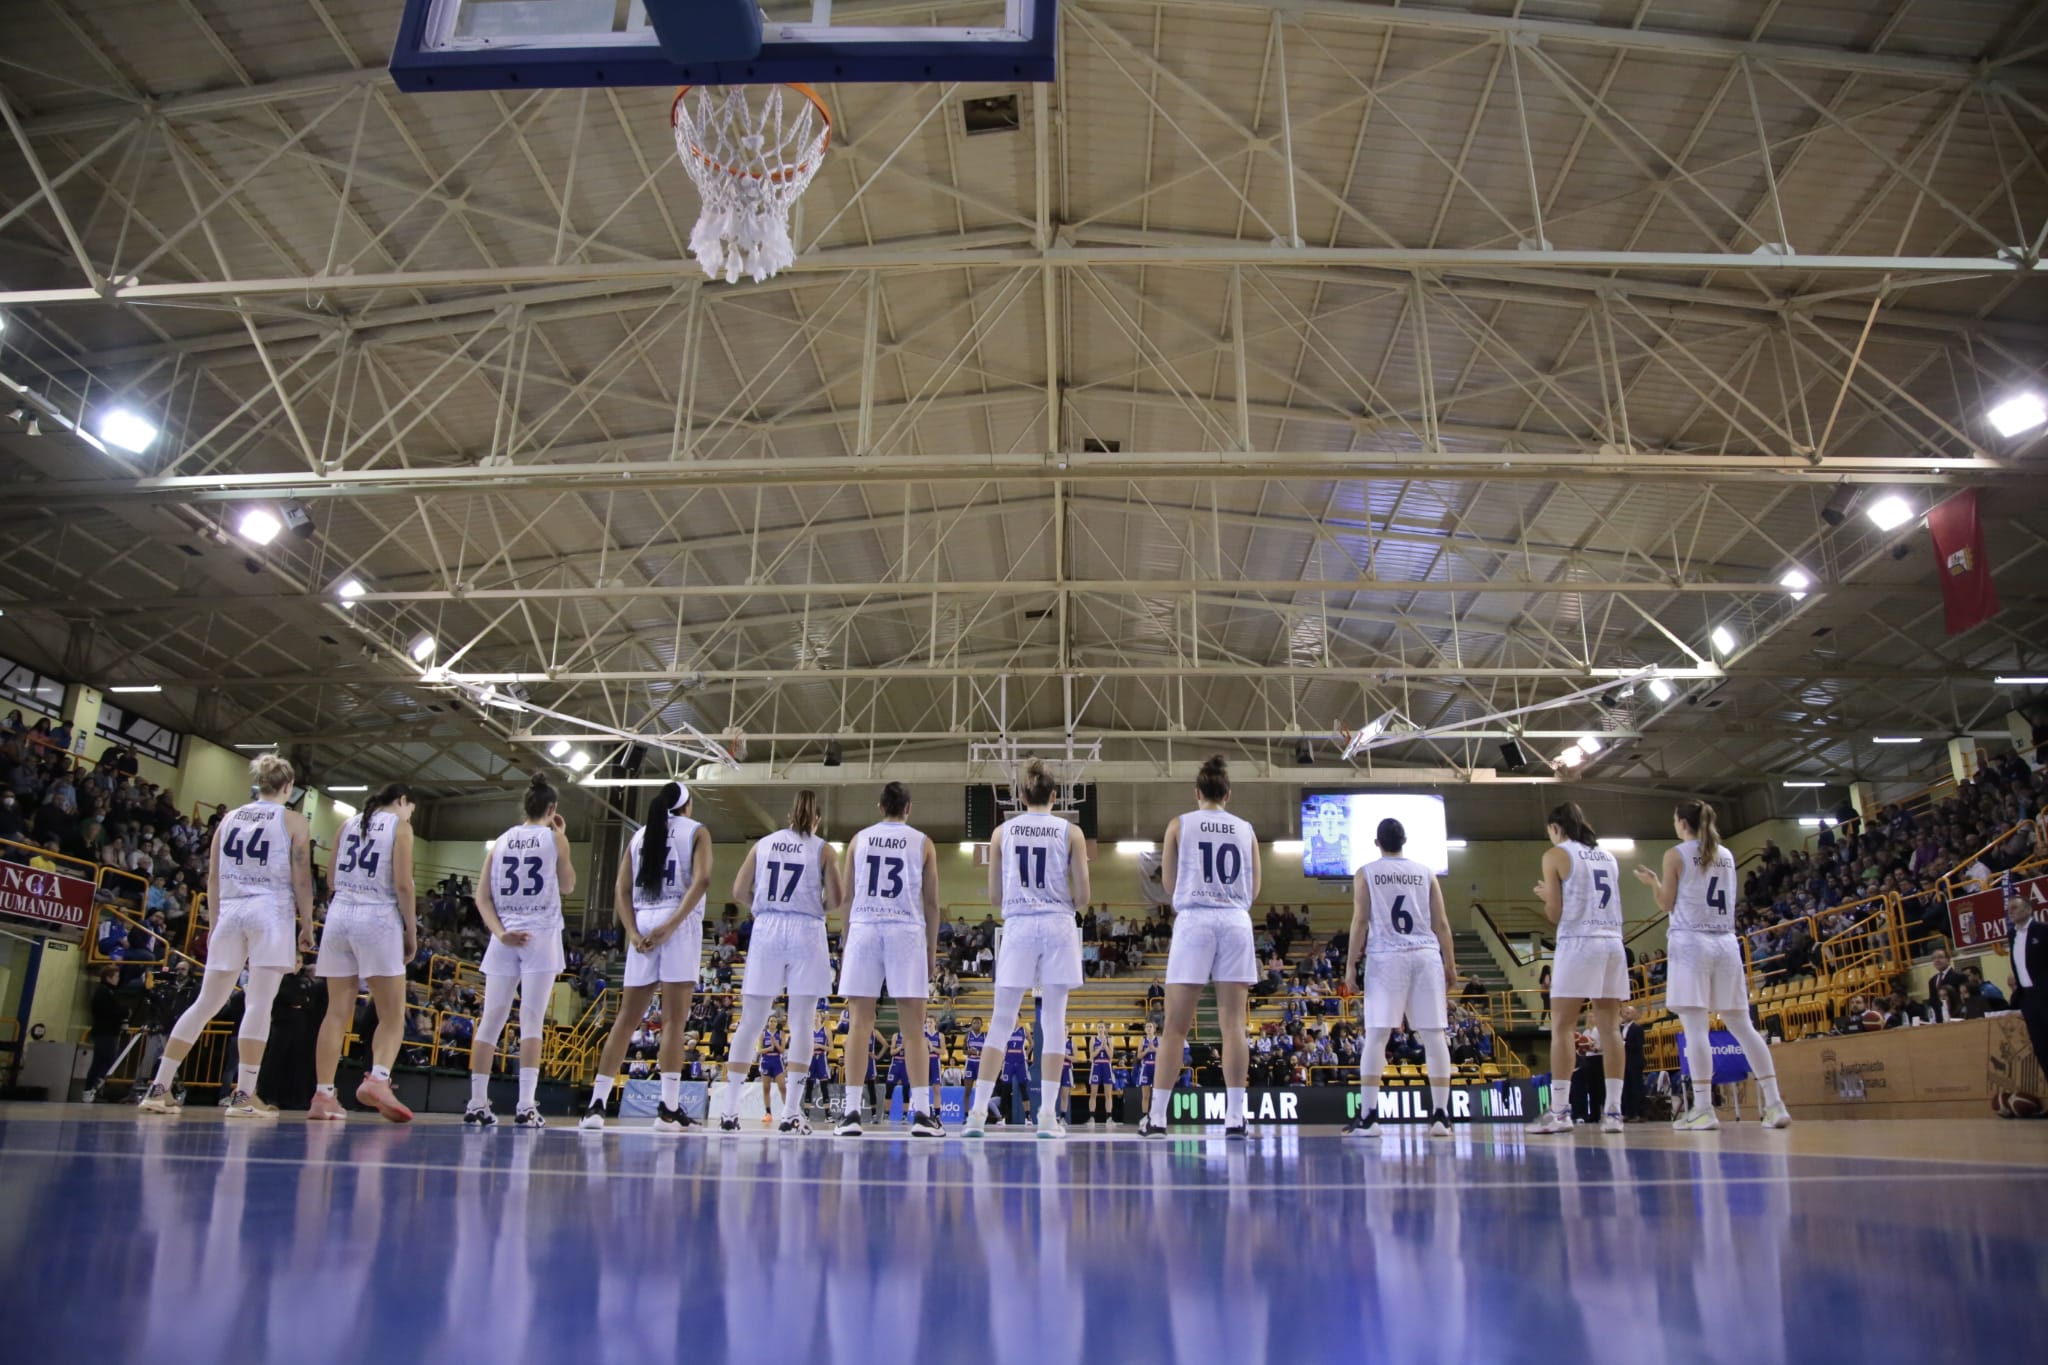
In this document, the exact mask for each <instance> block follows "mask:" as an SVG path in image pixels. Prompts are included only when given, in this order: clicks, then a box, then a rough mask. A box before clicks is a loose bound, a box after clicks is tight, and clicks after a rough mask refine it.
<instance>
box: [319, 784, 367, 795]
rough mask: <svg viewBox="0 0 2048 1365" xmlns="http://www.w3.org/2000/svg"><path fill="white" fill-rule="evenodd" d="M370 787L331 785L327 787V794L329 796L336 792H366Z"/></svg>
mask: <svg viewBox="0 0 2048 1365" xmlns="http://www.w3.org/2000/svg"><path fill="white" fill-rule="evenodd" d="M369 789H370V788H369V787H368V786H367V785H363V786H357V787H329V788H328V789H327V794H328V795H329V796H332V795H334V793H336V792H366V791H368V790H369Z"/></svg>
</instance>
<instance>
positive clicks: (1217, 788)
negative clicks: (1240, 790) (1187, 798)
mask: <svg viewBox="0 0 2048 1365" xmlns="http://www.w3.org/2000/svg"><path fill="white" fill-rule="evenodd" d="M1195 790H1196V791H1197V792H1199V793H1200V794H1201V797H1202V799H1203V800H1204V801H1228V800H1229V799H1230V765H1229V764H1228V763H1226V762H1224V761H1223V755H1222V754H1211V755H1210V756H1209V761H1208V762H1206V763H1204V764H1203V765H1202V771H1200V772H1198V773H1196V774H1195Z"/></svg>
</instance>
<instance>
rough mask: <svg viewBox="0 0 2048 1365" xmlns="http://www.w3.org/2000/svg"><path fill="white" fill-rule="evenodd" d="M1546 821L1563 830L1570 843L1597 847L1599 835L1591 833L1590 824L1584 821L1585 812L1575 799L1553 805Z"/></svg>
mask: <svg viewBox="0 0 2048 1365" xmlns="http://www.w3.org/2000/svg"><path fill="white" fill-rule="evenodd" d="M1546 823H1548V824H1552V825H1556V826H1557V827H1558V828H1559V829H1561V830H1563V831H1564V837H1565V838H1566V839H1569V840H1570V841H1571V842H1572V843H1575V844H1584V845H1585V846H1586V847H1587V848H1597V847H1599V844H1600V840H1599V837H1598V836H1597V835H1595V834H1594V833H1593V827H1592V825H1590V824H1588V823H1587V822H1586V813H1585V812H1584V811H1582V810H1580V809H1579V803H1578V802H1576V801H1566V802H1565V803H1564V804H1562V805H1559V806H1555V807H1553V808H1552V809H1551V812H1550V814H1549V816H1548V817H1547V819H1546Z"/></svg>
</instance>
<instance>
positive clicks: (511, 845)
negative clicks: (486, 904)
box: [483, 825, 562, 930]
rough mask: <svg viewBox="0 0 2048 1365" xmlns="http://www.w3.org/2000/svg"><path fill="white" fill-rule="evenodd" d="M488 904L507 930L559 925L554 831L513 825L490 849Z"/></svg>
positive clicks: (559, 912)
mask: <svg viewBox="0 0 2048 1365" xmlns="http://www.w3.org/2000/svg"><path fill="white" fill-rule="evenodd" d="M483 875H484V876H485V877H486V878H488V879H489V880H490V884H491V903H492V904H493V905H495V906H496V907H497V910H498V918H499V919H500V920H502V921H503V922H504V924H505V927H506V928H507V929H521V930H533V929H550V928H559V927H560V925H561V923H562V883H561V881H560V879H559V878H558V877H557V875H556V869H555V832H554V830H552V829H550V828H548V826H546V825H514V826H512V828H510V829H508V830H506V831H505V832H504V833H503V834H500V835H499V836H498V841H497V843H496V844H494V845H493V846H492V848H491V865H490V866H489V867H487V868H485V869H484V870H483Z"/></svg>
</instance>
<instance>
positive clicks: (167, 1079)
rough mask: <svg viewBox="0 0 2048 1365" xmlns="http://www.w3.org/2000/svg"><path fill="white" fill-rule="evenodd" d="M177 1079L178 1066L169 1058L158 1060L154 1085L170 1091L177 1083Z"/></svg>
mask: <svg viewBox="0 0 2048 1365" xmlns="http://www.w3.org/2000/svg"><path fill="white" fill-rule="evenodd" d="M177 1079H178V1064H177V1063H176V1062H174V1061H172V1060H171V1059H170V1058H169V1057H160V1058H158V1059H157V1064H156V1080H155V1081H154V1082H153V1084H155V1085H160V1086H162V1087H163V1088H164V1089H166V1090H169V1089H170V1088H171V1085H172V1083H173V1082H175V1081H176V1080H177Z"/></svg>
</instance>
